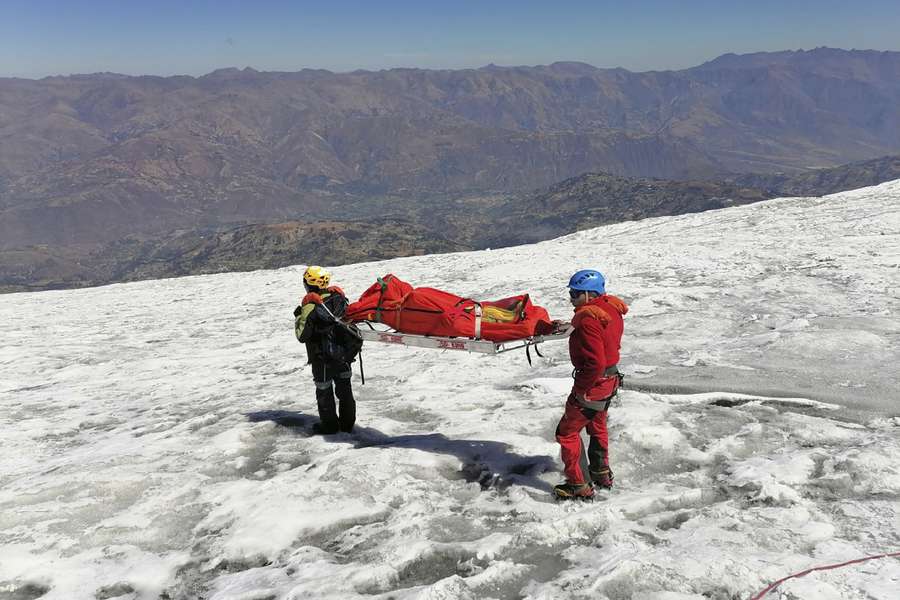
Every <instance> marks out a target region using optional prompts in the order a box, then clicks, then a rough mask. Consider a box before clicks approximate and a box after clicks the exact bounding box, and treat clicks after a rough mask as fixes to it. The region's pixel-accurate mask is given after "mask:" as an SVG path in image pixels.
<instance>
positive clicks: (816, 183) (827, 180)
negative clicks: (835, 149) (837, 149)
mask: <svg viewBox="0 0 900 600" xmlns="http://www.w3.org/2000/svg"><path fill="white" fill-rule="evenodd" d="M895 179H900V156H884V157H882V158H877V159H874V160H868V161H861V162H857V163H853V164H849V165H843V166H840V167H834V168H831V169H817V170H815V171H809V172H806V173H799V174H793V175H786V174H783V173H782V174H772V175H765V174H747V175H741V176H738V177H735V178H733V179H731V180H730V181H731V182H733V183H734V184H736V185H742V186H747V187H755V188H759V189H763V190H766V191H767V192H768V193H770V194H772V195H775V196H824V195H827V194H835V193H837V192H842V191H844V190H853V189H857V188H861V187H866V186H870V185H878V184H879V183H883V182H885V181H893V180H895Z"/></svg>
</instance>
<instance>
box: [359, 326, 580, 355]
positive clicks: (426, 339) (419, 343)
mask: <svg viewBox="0 0 900 600" xmlns="http://www.w3.org/2000/svg"><path fill="white" fill-rule="evenodd" d="M365 323H366V324H367V325H368V326H369V329H363V328H362V327H360V329H359V333H360V335H361V336H362V339H364V340H366V341H368V342H381V343H384V344H396V345H399V346H413V347H416V348H436V349H439V350H465V351H466V352H478V353H480V354H500V353H502V352H509V351H510V350H519V349H521V348H525V350H526V351H527V350H528V348H529V347H531V346H537V345H538V344H540V343H543V342H549V341H554V340H564V339H566V338H567V337H569V335H570V334H571V333H572V326H571V325H569V324H566V326H565V328H564V329H562V330H561V331H560V332H559V333H551V334H547V335H535V336H531V337H527V338H521V339H517V340H507V341H505V342H494V341H491V340H484V339H473V338H461V337H440V336H435V335H416V334H412V333H400V332H398V331H394V330H393V329H375V327H374V326H373V325H372V323H370V322H368V321H365ZM535 351H537V348H535Z"/></svg>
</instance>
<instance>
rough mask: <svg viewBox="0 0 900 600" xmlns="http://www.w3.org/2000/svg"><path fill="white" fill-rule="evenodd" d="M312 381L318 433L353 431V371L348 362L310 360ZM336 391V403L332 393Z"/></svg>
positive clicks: (334, 393) (354, 419) (354, 404)
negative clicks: (317, 412)
mask: <svg viewBox="0 0 900 600" xmlns="http://www.w3.org/2000/svg"><path fill="white" fill-rule="evenodd" d="M311 365H312V370H313V381H315V382H316V405H317V407H318V409H319V419H321V421H322V423H321V431H322V433H337V432H338V431H347V432H350V431H353V424H354V423H355V422H356V401H355V400H354V399H353V387H352V386H351V384H350V377H351V376H352V375H353V371H352V370H351V368H350V363H338V364H325V363H323V362H319V361H313V362H312V363H311ZM335 395H337V407H335V400H334V397H335Z"/></svg>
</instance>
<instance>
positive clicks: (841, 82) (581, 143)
mask: <svg viewBox="0 0 900 600" xmlns="http://www.w3.org/2000/svg"><path fill="white" fill-rule="evenodd" d="M898 152H900V52H874V51H845V50H835V49H829V48H819V49H816V50H811V51H791V52H776V53H760V54H749V55H740V56H738V55H733V54H729V55H725V56H721V57H719V58H717V59H715V60H713V61H710V62H708V63H705V64H703V65H700V66H698V67H695V68H692V69H686V70H682V71H666V72H647V73H632V72H629V71H626V70H624V69H597V68H594V67H592V66H590V65H586V64H582V63H554V64H552V65H549V66H541V67H496V66H493V65H491V66H488V67H484V68H481V69H469V70H460V71H430V70H417V69H393V70H387V71H379V72H367V71H358V72H353V73H343V74H336V73H331V72H328V71H320V70H304V71H300V72H297V73H260V72H257V71H254V70H252V69H244V70H236V69H224V70H220V71H216V72H214V73H211V74H209V75H206V76H204V77H199V78H194V77H130V76H123V75H115V74H95V75H79V76H71V77H48V78H45V79H41V80H25V79H0V251H3V259H2V260H0V269H2V270H3V271H4V272H7V273H9V272H12V271H15V272H17V273H24V274H25V275H23V276H22V277H24V278H25V281H26V282H29V283H28V284H29V285H31V284H33V283H35V282H37V281H39V280H43V279H41V278H40V277H38V276H37V273H38V272H39V271H40V270H41V269H46V270H47V271H48V272H49V271H52V270H54V269H56V271H57V272H63V271H68V272H75V271H78V270H82V271H84V272H85V273H89V272H93V271H94V270H95V269H97V268H98V265H99V263H95V262H93V261H94V260H95V259H96V257H98V256H100V255H104V256H111V254H109V252H111V250H110V248H113V247H118V248H120V249H121V248H126V247H127V248H134V247H140V248H150V247H152V248H157V247H158V246H159V245H160V244H163V245H166V244H175V246H177V247H180V245H182V244H183V243H185V240H187V239H197V240H199V239H200V238H199V236H201V235H203V236H207V237H205V238H203V239H207V240H208V239H209V238H208V236H209V235H214V236H218V235H231V234H230V233H227V234H226V233H223V231H224V230H227V229H233V228H235V227H239V226H244V225H255V224H266V223H268V224H272V223H279V222H287V221H298V222H303V223H312V222H318V221H331V222H344V221H351V220H359V219H373V218H378V219H382V220H383V219H384V218H385V217H390V218H392V219H393V220H394V222H396V223H397V224H398V226H399V224H401V223H405V222H409V223H418V224H419V225H420V226H423V227H426V228H428V227H430V222H431V221H430V219H429V218H428V217H427V216H423V213H425V212H427V211H431V212H433V213H434V214H438V215H444V214H445V213H446V211H445V210H444V207H446V206H456V205H458V204H459V203H461V202H462V203H467V204H466V206H468V208H469V209H470V210H471V209H473V207H477V209H478V210H481V209H485V210H492V208H491V207H494V205H495V204H496V200H497V199H498V198H502V197H506V196H509V197H514V198H516V199H517V200H516V202H517V203H519V205H520V208H521V206H524V205H521V199H522V198H523V197H530V196H529V193H530V192H529V190H534V189H546V188H547V187H548V186H553V185H556V184H558V182H560V181H564V180H568V179H570V178H572V177H578V176H580V175H583V174H585V173H597V172H602V173H607V174H609V176H616V177H630V178H634V177H637V178H647V177H654V178H664V179H669V180H684V181H702V180H711V181H715V182H720V183H716V184H710V185H712V186H713V187H715V186H717V185H731V186H733V187H735V188H742V187H749V188H754V189H755V190H773V189H775V188H777V187H778V186H779V185H782V184H785V182H788V181H790V182H793V184H794V185H797V186H798V188H797V189H805V188H803V184H802V183H800V182H801V181H802V180H803V179H802V177H803V174H804V173H806V174H807V175H805V177H807V179H806V181H808V182H809V183H808V189H812V190H817V191H818V190H820V189H824V188H825V187H827V182H822V183H821V185H820V184H819V183H817V182H816V181H815V179H816V178H818V177H821V175H820V174H819V170H818V169H821V168H823V167H831V166H836V165H840V164H844V163H848V162H852V161H860V160H866V159H871V158H875V157H879V156H884V155H889V154H896V153H898ZM779 173H780V174H779ZM748 174H750V175H748ZM796 175H801V179H796V178H795V176H796ZM863 178H865V177H863ZM612 181H613V180H609V185H613V183H612ZM779 182H780V183H779ZM582 184H584V185H586V184H585V183H584V182H582ZM615 185H620V184H615ZM621 185H624V186H626V187H627V185H628V184H624V183H622V184H621ZM692 185H693V184H692ZM670 191H673V193H674V188H671V189H670ZM545 193H546V194H551V195H552V194H554V193H555V192H553V191H552V190H551V191H550V192H545ZM573 193H575V192H573ZM578 193H580V192H578ZM685 193H687V192H685ZM753 193H758V191H757V192H753ZM545 200H546V202H547V203H549V204H547V206H550V205H553V203H554V202H556V200H552V199H550V198H549V197H548V198H547V199H545ZM536 202H537V201H536ZM567 202H572V201H571V200H567V201H565V202H562V203H561V204H560V206H559V207H557V208H558V209H559V210H565V209H566V206H568V204H567ZM680 202H683V203H684V204H685V206H687V205H690V204H691V203H692V201H691V200H690V198H688V197H687V196H685V197H684V198H683V200H681V201H680ZM501 204H502V203H501ZM667 205H668V206H670V207H671V206H674V204H673V203H672V202H668V203H667ZM620 208H621V210H620V211H619V212H618V214H619V216H620V217H621V216H623V215H629V214H634V215H637V214H644V213H645V212H647V210H649V209H650V208H651V207H640V208H637V207H620ZM503 210H505V211H506V213H504V215H503V216H502V218H504V219H513V218H525V215H526V214H532V213H528V212H525V211H524V209H523V211H520V213H517V212H516V211H517V210H519V209H517V208H512V209H509V210H507V207H504V209H503ZM507 213H508V214H507ZM513 214H520V215H521V216H520V217H513V216H511V215H513ZM452 216H454V219H453V220H452V222H451V224H450V225H449V226H447V227H449V229H451V230H453V228H455V227H458V228H459V230H458V231H456V230H453V231H451V233H452V234H453V235H452V236H450V237H448V238H447V239H452V240H453V241H452V242H450V243H451V246H452V245H453V244H457V243H461V244H464V245H468V244H476V246H477V244H480V243H484V240H480V239H479V238H478V237H477V236H476V235H475V234H474V233H473V234H471V235H470V234H469V233H467V232H466V231H465V228H466V227H467V226H468V225H467V223H469V222H470V221H472V222H478V220H479V219H478V215H464V216H463V217H456V216H455V215H452ZM543 218H544V221H542V223H544V224H542V225H541V228H540V230H541V231H544V230H546V231H552V230H556V229H557V227H556V226H555V225H554V224H553V220H554V218H556V217H555V216H554V215H552V214H547V215H546V216H545V217H543ZM592 219H593V217H583V218H581V222H588V221H591V220H592ZM535 230H536V229H535ZM279 231H281V230H279ZM411 235H413V233H412V232H411ZM454 236H455V237H454ZM125 238H129V240H130V241H121V240H124V239H125ZM438 239H439V238H435V240H438ZM179 240H180V241H179ZM497 242H498V243H500V242H501V240H497ZM436 243H437V242H436ZM134 244H137V246H134ZM154 251H155V250H154ZM152 252H153V251H151V254H152ZM126 254H128V253H127V252H126ZM91 257H94V258H91ZM56 261H62V263H64V264H67V265H68V266H67V267H66V268H65V269H61V265H60V264H56ZM85 261H88V262H85ZM326 262H327V261H326ZM54 264H55V267H54ZM51 267H53V268H52V269H51ZM57 267H60V268H59V269H57ZM30 269H32V270H31V271H30ZM34 269H36V270H34ZM60 269H61V270H60ZM113 271H115V269H113ZM104 272H106V270H105V268H104ZM27 273H32V275H33V276H34V277H36V279H29V277H31V276H32V275H27ZM107 277H108V276H104V277H103V278H101V280H107Z"/></svg>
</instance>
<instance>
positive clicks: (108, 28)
mask: <svg viewBox="0 0 900 600" xmlns="http://www.w3.org/2000/svg"><path fill="white" fill-rule="evenodd" d="M898 32H900V2H898V1H897V0H859V1H856V2H851V1H850V0H841V1H834V0H818V1H815V2H814V1H808V0H802V1H791V0H781V1H772V0H755V1H752V2H751V1H745V2H728V1H727V0H718V1H713V0H696V1H692V0H684V1H681V2H679V1H677V0H672V1H669V2H666V1H663V0H646V1H640V0H636V1H633V2H628V1H626V0H620V1H618V2H606V1H601V0H595V1H593V2H589V1H584V2H580V1H579V2H575V1H573V2H567V1H565V0H558V1H557V2H551V1H549V0H546V1H540V2H539V1H530V0H519V1H507V0H494V1H491V0H483V1H480V2H478V1H468V0H457V1H455V2H431V1H428V0H419V1H405V0H404V1H390V0H371V1H368V2H362V1H359V2H353V1H345V0H332V1H327V0H321V1H319V2H287V1H274V0H259V1H256V2H251V1H244V2H238V1H233V0H219V1H217V2H214V1H190V0H183V1H181V2H173V1H170V0H160V1H156V2H151V1H144V2H136V1H132V0H115V1H114V0H82V1H79V0H69V1H60V0H30V1H20V0H0V76H14V77H32V78H35V77H43V76H46V75H53V74H70V73H93V72H98V71H114V72H119V73H128V74H152V75H173V74H187V75H202V74H204V73H208V72H210V71H213V70H215V69H217V68H222V67H232V66H234V67H240V68H243V67H246V66H251V67H254V68H256V69H259V70H270V71H271V70H280V71H296V70H299V69H302V68H324V69H330V70H333V71H350V70H354V69H382V68H390V67H423V68H436V69H443V68H452V69H457V68H467V67H479V66H483V65H486V64H488V63H495V64H500V65H535V64H548V63H551V62H554V61H559V60H577V61H583V62H587V63H590V64H593V65H596V66H598V67H617V66H621V67H625V68H627V69H631V70H634V71H646V70H654V69H657V70H661V69H680V68H686V67H690V66H694V65H697V64H700V63H702V62H704V61H706V60H710V59H712V58H714V57H716V56H718V55H720V54H724V53H725V52H737V53H745V52H756V51H771V50H785V49H798V48H803V49H811V48H814V47H816V46H832V47H837V48H847V49H849V48H858V49H875V50H900V33H898Z"/></svg>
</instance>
